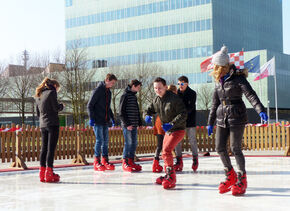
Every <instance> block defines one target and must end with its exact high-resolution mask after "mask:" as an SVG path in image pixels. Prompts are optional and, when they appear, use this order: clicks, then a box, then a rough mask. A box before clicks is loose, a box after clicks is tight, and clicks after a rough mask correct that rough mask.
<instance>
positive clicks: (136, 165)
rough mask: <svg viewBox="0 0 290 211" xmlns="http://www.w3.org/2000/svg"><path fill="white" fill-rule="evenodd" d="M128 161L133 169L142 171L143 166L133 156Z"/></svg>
mask: <svg viewBox="0 0 290 211" xmlns="http://www.w3.org/2000/svg"><path fill="white" fill-rule="evenodd" d="M128 163H129V165H130V166H131V167H132V170H133V171H141V170H142V166H141V165H139V164H137V163H135V162H134V160H133V159H132V158H129V159H128Z"/></svg>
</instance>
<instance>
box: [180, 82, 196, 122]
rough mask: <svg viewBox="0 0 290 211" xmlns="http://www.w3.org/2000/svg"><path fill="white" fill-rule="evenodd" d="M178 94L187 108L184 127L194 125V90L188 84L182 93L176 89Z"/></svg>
mask: <svg viewBox="0 0 290 211" xmlns="http://www.w3.org/2000/svg"><path fill="white" fill-rule="evenodd" d="M178 96H179V97H181V99H182V100H183V103H184V105H185V108H186V110H187V120H186V127H196V105H195V104H196V92H195V91H194V90H192V89H191V88H190V87H189V86H188V87H187V88H186V90H185V91H184V92H183V93H182V92H181V91H180V90H179V89H178Z"/></svg>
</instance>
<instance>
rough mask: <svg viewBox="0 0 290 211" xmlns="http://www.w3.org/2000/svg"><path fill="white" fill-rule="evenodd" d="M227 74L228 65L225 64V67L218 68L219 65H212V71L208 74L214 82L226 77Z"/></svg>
mask: <svg viewBox="0 0 290 211" xmlns="http://www.w3.org/2000/svg"><path fill="white" fill-rule="evenodd" d="M228 72H230V65H229V64H227V65H225V66H220V65H216V64H215V65H214V67H213V71H212V72H211V73H210V75H211V76H213V77H214V78H215V81H217V82H218V81H219V80H220V79H221V77H223V76H224V75H226V74H227V73H228Z"/></svg>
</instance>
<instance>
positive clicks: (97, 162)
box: [94, 157, 106, 171]
mask: <svg viewBox="0 0 290 211" xmlns="http://www.w3.org/2000/svg"><path fill="white" fill-rule="evenodd" d="M94 170H95V171H105V170H106V167H105V166H104V165H103V164H101V160H100V157H95V160H94Z"/></svg>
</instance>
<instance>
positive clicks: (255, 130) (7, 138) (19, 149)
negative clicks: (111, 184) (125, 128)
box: [0, 123, 290, 169]
mask: <svg viewBox="0 0 290 211" xmlns="http://www.w3.org/2000/svg"><path fill="white" fill-rule="evenodd" d="M196 138H197V142H198V149H199V151H200V152H212V151H215V141H214V140H215V130H214V133H213V135H212V136H211V137H208V135H207V130H206V127H197V128H196ZM109 140H110V142H109V156H121V155H122V153H123V146H124V137H123V133H122V130H121V129H120V128H113V129H110V130H109ZM0 143H1V144H0V146H1V150H0V152H1V153H0V158H1V161H2V163H4V162H6V163H12V164H11V167H15V168H24V169H25V168H27V167H26V165H25V162H26V161H38V160H39V155H40V149H41V133H40V129H39V128H38V127H34V126H32V127H31V126H26V125H22V127H19V126H15V125H14V124H12V125H6V127H2V129H1V131H0ZM94 145H95V135H94V131H93V129H92V128H91V127H86V128H85V127H83V126H74V127H61V128H60V135H59V141H58V145H57V149H56V152H55V159H57V160H61V159H72V162H73V163H75V164H88V162H87V161H86V158H92V157H93V156H94ZM156 146H157V140H156V137H155V136H154V135H153V130H152V129H151V128H141V129H138V147H137V151H136V154H137V155H138V154H151V153H154V151H155V149H156ZM289 146H290V127H289V124H287V125H285V124H284V123H282V124H279V125H278V124H275V125H269V126H267V127H263V126H262V127H258V126H254V125H247V127H246V129H245V132H244V138H243V149H244V150H284V151H285V155H286V156H290V149H289ZM183 151H185V152H188V151H190V145H189V142H188V140H187V138H185V141H183Z"/></svg>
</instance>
